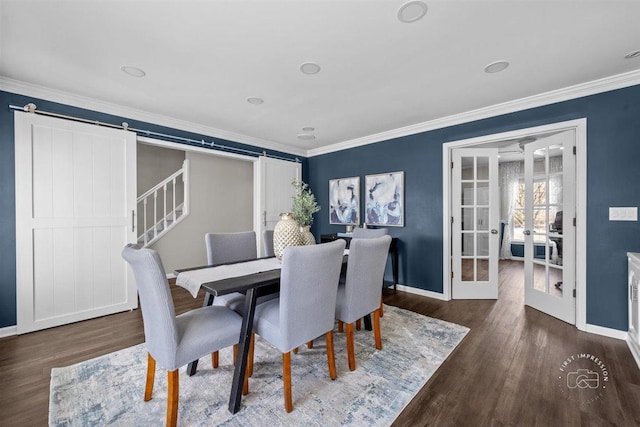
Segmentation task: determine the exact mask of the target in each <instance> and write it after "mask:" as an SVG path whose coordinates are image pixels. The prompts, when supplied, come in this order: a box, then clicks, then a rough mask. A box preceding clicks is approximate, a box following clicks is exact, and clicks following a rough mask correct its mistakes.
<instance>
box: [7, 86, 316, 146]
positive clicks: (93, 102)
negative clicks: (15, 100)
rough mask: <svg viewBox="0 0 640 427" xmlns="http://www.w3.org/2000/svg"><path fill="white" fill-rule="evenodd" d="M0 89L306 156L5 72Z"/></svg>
mask: <svg viewBox="0 0 640 427" xmlns="http://www.w3.org/2000/svg"><path fill="white" fill-rule="evenodd" d="M0 90H3V91H5V92H11V93H15V94H18V95H24V96H32V97H34V98H39V99H44V100H47V101H51V102H57V103H60V104H65V105H71V106H73V107H78V108H84V109H86V110H92V111H98V112H100V113H106V114H111V115H114V116H121V117H126V118H128V119H133V120H139V121H142V122H147V123H152V124H155V125H159V126H165V127H168V128H172V129H178V130H182V131H186V132H193V133H197V134H200V135H206V136H210V137H212V138H219V139H224V140H227V141H233V142H238V143H240V144H247V145H253V146H255V147H257V148H260V149H265V148H266V149H269V150H276V151H281V152H283V153H288V154H291V155H294V156H301V157H306V155H307V152H306V150H305V149H302V148H301V149H298V150H296V149H294V148H292V147H290V146H287V145H283V144H279V143H277V142H274V141H269V140H266V139H261V138H256V137H252V136H247V135H242V134H238V133H234V132H229V131H225V130H222V129H218V128H214V127H210V126H204V125H200V124H197V123H193V122H189V121H186V120H180V119H176V118H173V117H168V116H163V115H160V114H153V113H149V112H146V111H142V110H138V109H135V108H130V107H125V106H123V105H118V104H113V103H110V102H106V101H100V100H97V99H93V98H89V97H85V96H81V95H76V94H73V93H69V92H64V91H60V90H57V89H51V88H47V87H44V86H39V85H34V84H31V83H25V82H22V81H19V80H14V79H10V78H7V77H4V76H0Z"/></svg>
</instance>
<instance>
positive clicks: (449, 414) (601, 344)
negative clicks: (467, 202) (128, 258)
mask: <svg viewBox="0 0 640 427" xmlns="http://www.w3.org/2000/svg"><path fill="white" fill-rule="evenodd" d="M521 265H522V264H521V263H519V262H502V263H501V266H500V269H501V273H500V298H499V299H498V301H478V300H467V301H462V300H457V301H448V302H444V301H438V300H434V299H431V298H426V297H420V296H416V295H413V294H408V293H404V292H398V293H397V294H393V293H392V291H385V295H384V300H385V303H386V304H391V305H395V306H398V307H402V308H406V309H408V310H412V311H415V312H418V313H422V314H425V315H428V316H431V317H435V318H438V319H443V320H446V321H450V322H454V323H458V324H461V325H465V326H467V327H469V328H470V329H471V331H470V332H469V334H468V335H467V336H466V337H465V339H464V340H463V341H462V343H461V344H460V345H459V346H458V347H457V348H456V350H455V351H454V352H453V354H451V355H450V356H449V358H448V359H447V360H446V361H445V363H444V364H443V365H442V366H441V367H440V369H438V371H436V373H435V374H434V375H433V376H432V377H431V379H430V380H429V382H428V383H427V384H426V385H425V386H424V387H423V388H422V390H420V391H419V392H418V394H417V395H416V396H415V397H414V399H413V400H412V401H411V402H410V403H409V405H408V406H407V407H406V408H405V410H404V411H403V412H402V414H400V416H399V417H398V419H397V420H396V421H395V423H394V425H397V426H421V425H424V426H426V425H429V426H536V425H538V426H545V427H546V426H603V425H617V426H637V425H640V405H639V403H640V370H639V369H638V367H637V365H636V363H635V361H634V360H633V357H632V356H631V353H630V352H629V350H628V348H627V345H626V343H625V342H623V341H620V340H615V339H611V338H605V337H601V336H597V335H593V334H587V333H585V332H580V331H578V330H577V329H576V328H575V327H573V326H571V325H568V324H566V323H564V322H561V321H559V320H556V319H554V318H552V317H550V316H547V315H545V314H543V313H540V312H538V311H536V310H533V309H531V308H529V307H525V306H524V297H523V290H522V275H523V273H522V269H521ZM172 291H173V295H174V301H175V304H176V311H177V312H178V313H181V312H183V311H185V310H188V309H191V308H196V307H199V306H200V304H201V301H202V298H200V297H199V298H197V299H193V298H192V297H191V295H190V294H189V293H188V292H187V291H185V290H183V289H181V288H175V287H174V289H173V290H172ZM382 322H384V318H382ZM143 340H144V335H143V330H142V319H141V315H140V310H134V311H132V312H127V313H120V314H115V315H111V316H106V317H102V318H98V319H93V320H89V321H85V322H79V323H75V324H72V325H67V326H61V327H57V328H52V329H48V330H45V331H39V332H34V333H30V334H26V335H22V336H14V337H7V338H2V339H0V379H1V383H0V384H1V386H0V425H1V426H5V425H6V426H43V425H46V424H47V414H48V402H49V375H50V371H51V368H52V367H57V366H65V365H69V364H73V363H77V362H80V361H83V360H86V359H90V358H93V357H96V356H100V355H103V354H107V353H110V352H112V351H116V350H119V349H122V348H126V347H129V346H131V345H134V344H138V343H141V342H143ZM383 340H384V330H383ZM383 351H384V350H383ZM579 353H590V354H594V355H597V356H598V357H599V358H601V359H602V360H603V361H604V362H605V363H606V366H607V368H608V371H609V384H608V385H607V389H606V390H604V391H603V393H602V397H601V398H600V399H598V400H596V401H594V402H591V403H577V402H575V401H573V400H570V399H569V398H567V395H566V394H563V393H562V390H561V388H560V387H559V386H558V381H557V378H558V372H559V367H560V366H561V363H562V361H563V360H565V359H566V358H567V357H569V356H571V355H574V354H579ZM141 398H142V390H141Z"/></svg>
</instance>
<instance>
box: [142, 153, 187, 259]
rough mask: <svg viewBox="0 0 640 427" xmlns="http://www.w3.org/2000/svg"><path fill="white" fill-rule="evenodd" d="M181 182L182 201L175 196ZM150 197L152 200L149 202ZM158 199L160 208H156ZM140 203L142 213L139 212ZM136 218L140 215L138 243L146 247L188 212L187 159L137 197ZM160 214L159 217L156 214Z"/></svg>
mask: <svg viewBox="0 0 640 427" xmlns="http://www.w3.org/2000/svg"><path fill="white" fill-rule="evenodd" d="M180 184H182V188H183V197H182V201H181V200H179V199H178V197H177V193H178V192H177V191H176V190H177V189H178V186H179V185H180ZM169 191H170V192H171V196H172V197H171V202H169V201H168V200H167V193H168V192H169ZM150 199H152V202H150ZM158 199H160V203H162V205H161V206H160V209H158ZM150 203H153V217H152V220H151V224H149V219H150V218H149V216H150V215H149V214H150V213H149V209H150V208H149V204H150ZM140 204H142V214H140ZM137 206H138V218H140V216H142V234H141V235H139V236H138V243H139V244H142V245H143V246H144V247H147V246H149V245H151V244H152V243H154V242H155V241H156V240H158V239H159V238H160V237H162V236H163V235H165V234H166V233H167V232H168V231H169V230H170V229H171V228H173V227H175V226H176V225H177V224H178V223H179V222H180V221H182V220H183V219H184V218H185V217H186V216H187V215H188V214H189V160H187V159H185V160H184V162H183V163H182V168H181V169H179V170H177V171H176V172H174V173H173V174H171V175H170V176H168V177H167V178H165V179H164V180H162V181H160V182H159V183H158V184H156V185H155V186H154V187H153V188H150V189H149V190H148V191H146V192H145V193H144V194H142V195H141V196H139V197H138V200H137ZM159 214H160V215H162V217H159V216H158V215H159Z"/></svg>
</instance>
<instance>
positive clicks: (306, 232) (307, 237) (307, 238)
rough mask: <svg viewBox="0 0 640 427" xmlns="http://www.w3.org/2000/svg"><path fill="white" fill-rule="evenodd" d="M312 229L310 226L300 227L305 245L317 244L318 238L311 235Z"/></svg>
mask: <svg viewBox="0 0 640 427" xmlns="http://www.w3.org/2000/svg"><path fill="white" fill-rule="evenodd" d="M310 228H311V226H310V225H303V226H302V227H300V237H301V238H302V244H303V245H315V244H316V238H315V237H313V234H312V233H311V230H310Z"/></svg>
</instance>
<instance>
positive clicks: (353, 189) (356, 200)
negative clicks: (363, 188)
mask: <svg viewBox="0 0 640 427" xmlns="http://www.w3.org/2000/svg"><path fill="white" fill-rule="evenodd" d="M329 224H342V225H358V224H360V177H359V176H354V177H351V178H340V179H330V180H329Z"/></svg>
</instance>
